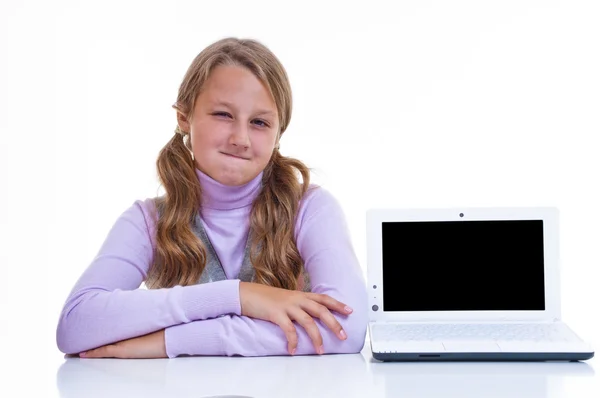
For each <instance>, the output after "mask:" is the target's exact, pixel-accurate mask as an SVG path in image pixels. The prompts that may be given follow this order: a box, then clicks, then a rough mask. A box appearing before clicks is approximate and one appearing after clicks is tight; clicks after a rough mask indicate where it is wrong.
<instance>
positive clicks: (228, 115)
mask: <svg viewBox="0 0 600 398" xmlns="http://www.w3.org/2000/svg"><path fill="white" fill-rule="evenodd" d="M213 115H215V116H225V117H231V115H230V114H229V113H227V112H215V113H213Z"/></svg>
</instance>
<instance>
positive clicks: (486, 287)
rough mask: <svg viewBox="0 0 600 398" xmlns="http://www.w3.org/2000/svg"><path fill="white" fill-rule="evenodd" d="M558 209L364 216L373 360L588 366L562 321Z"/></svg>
mask: <svg viewBox="0 0 600 398" xmlns="http://www.w3.org/2000/svg"><path fill="white" fill-rule="evenodd" d="M558 235H559V233H558V210H557V209H555V208H465V209H371V210H369V211H368V212H367V277H368V290H369V293H370V295H369V299H370V301H369V314H370V322H369V335H370V344H371V351H372V353H373V357H374V358H375V359H378V360H381V361H410V360H413V361H414V360H419V361H423V360H428V361H432V360H437V361H443V360H569V361H575V360H586V359H590V358H592V357H593V356H594V351H593V349H592V347H591V346H590V344H588V342H585V341H583V340H582V339H581V338H580V337H579V336H578V335H577V334H575V333H574V332H573V331H572V330H571V329H570V328H569V327H568V326H567V325H566V324H565V323H564V322H563V321H562V320H561V309H560V291H559V288H560V286H559V260H558V238H559V236H558Z"/></svg>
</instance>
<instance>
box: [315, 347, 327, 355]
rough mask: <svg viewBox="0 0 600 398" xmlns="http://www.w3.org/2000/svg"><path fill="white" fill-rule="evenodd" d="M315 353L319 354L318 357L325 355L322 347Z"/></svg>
mask: <svg viewBox="0 0 600 398" xmlns="http://www.w3.org/2000/svg"><path fill="white" fill-rule="evenodd" d="M317 352H318V353H319V355H322V354H324V353H325V349H324V348H323V346H320V347H319V348H318V349H317Z"/></svg>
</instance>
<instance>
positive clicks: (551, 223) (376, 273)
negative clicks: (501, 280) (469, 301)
mask: <svg viewBox="0 0 600 398" xmlns="http://www.w3.org/2000/svg"><path fill="white" fill-rule="evenodd" d="M461 214H462V216H461ZM491 220H542V222H543V231H544V237H543V242H544V299H545V310H541V311H410V312H403V311H384V308H385V307H384V302H383V292H384V290H383V289H384V285H383V264H382V258H383V255H382V236H381V233H382V223H383V222H419V221H423V222H430V221H491ZM366 230H367V279H368V285H367V290H368V291H369V319H370V321H372V322H378V321H388V322H394V321H398V322H412V321H415V322H421V321H466V322H471V321H541V320H547V321H551V320H553V319H560V286H559V264H558V261H559V260H558V243H559V242H558V238H559V237H558V209H557V208H554V207H535V208H527V207H518V208H451V209H370V210H368V211H367V228H366Z"/></svg>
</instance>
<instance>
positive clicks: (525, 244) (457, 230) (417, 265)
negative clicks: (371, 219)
mask: <svg viewBox="0 0 600 398" xmlns="http://www.w3.org/2000/svg"><path fill="white" fill-rule="evenodd" d="M543 238H544V236H543V221H542V220H518V221H513V220H498V221H421V222H383V225H382V245H383V247H382V255H383V310H384V311H537V310H544V309H545V301H544V239H543Z"/></svg>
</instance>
